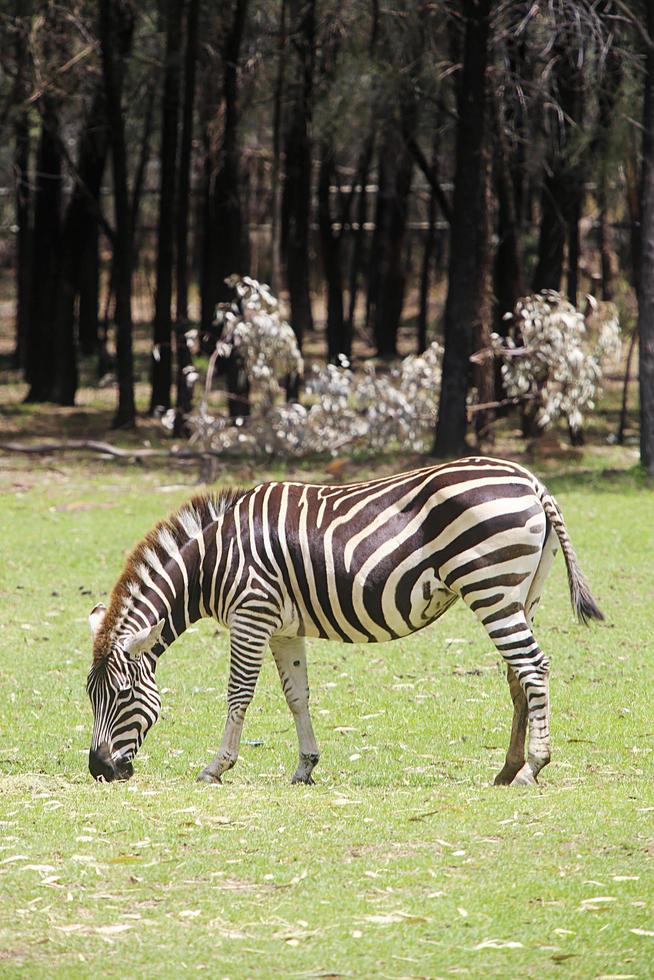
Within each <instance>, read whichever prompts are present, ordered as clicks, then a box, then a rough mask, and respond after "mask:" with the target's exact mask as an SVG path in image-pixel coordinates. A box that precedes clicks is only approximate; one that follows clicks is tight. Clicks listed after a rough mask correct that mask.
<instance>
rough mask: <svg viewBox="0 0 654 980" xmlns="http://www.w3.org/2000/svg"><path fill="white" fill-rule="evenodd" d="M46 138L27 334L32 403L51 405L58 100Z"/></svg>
mask: <svg viewBox="0 0 654 980" xmlns="http://www.w3.org/2000/svg"><path fill="white" fill-rule="evenodd" d="M39 108H40V113H41V135H40V139H39V147H38V152H37V159H36V180H35V191H34V194H35V204H34V234H33V246H32V275H31V290H32V301H31V307H30V321H29V326H28V330H27V361H26V363H27V380H28V381H29V383H30V389H29V392H28V394H27V399H26V400H27V401H28V402H42V401H48V400H49V399H50V397H51V395H52V387H53V353H54V301H55V297H56V295H57V274H58V261H59V255H60V248H61V186H62V178H61V162H62V161H61V149H60V137H59V118H58V113H57V108H56V106H55V103H54V99H53V97H52V96H51V95H50V94H49V93H47V92H46V93H44V94H43V95H42V96H41V100H40V107H39Z"/></svg>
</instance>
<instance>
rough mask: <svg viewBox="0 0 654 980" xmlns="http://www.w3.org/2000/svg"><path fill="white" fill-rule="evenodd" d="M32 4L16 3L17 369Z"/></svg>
mask: <svg viewBox="0 0 654 980" xmlns="http://www.w3.org/2000/svg"><path fill="white" fill-rule="evenodd" d="M31 6H32V5H31V0H16V4H15V15H16V43H15V57H16V82H15V85H16V87H15V98H16V102H17V104H18V105H19V107H20V108H18V110H17V112H16V120H15V123H14V179H15V208H16V226H17V228H18V231H17V233H16V335H15V336H16V339H15V346H14V354H13V363H14V367H16V368H21V369H24V368H25V360H26V349H25V348H26V340H27V330H28V324H29V304H30V264H31V259H30V255H31V227H30V198H31V193H30V179H29V161H30V142H31V141H30V128H29V109H28V108H27V107H26V106H25V105H24V102H25V98H26V96H27V87H28V76H27V72H28V64H27V59H28V51H27V31H28V20H27V18H28V16H29V14H30V12H31Z"/></svg>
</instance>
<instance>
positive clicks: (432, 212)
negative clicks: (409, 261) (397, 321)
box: [418, 122, 440, 354]
mask: <svg viewBox="0 0 654 980" xmlns="http://www.w3.org/2000/svg"><path fill="white" fill-rule="evenodd" d="M438 130H439V125H438V123H436V122H435V123H434V143H433V148H432V158H431V172H432V173H433V175H434V177H435V178H436V177H437V167H438V149H439V145H440V136H439V134H438ZM437 213H438V209H437V207H436V189H435V187H434V185H433V184H430V188H429V205H428V208H427V232H426V234H425V243H424V247H423V252H422V268H421V270H420V310H419V313H418V353H419V354H422V353H423V351H425V350H427V324H428V323H429V284H430V275H431V267H432V262H433V256H434V246H435V244H436V215H437Z"/></svg>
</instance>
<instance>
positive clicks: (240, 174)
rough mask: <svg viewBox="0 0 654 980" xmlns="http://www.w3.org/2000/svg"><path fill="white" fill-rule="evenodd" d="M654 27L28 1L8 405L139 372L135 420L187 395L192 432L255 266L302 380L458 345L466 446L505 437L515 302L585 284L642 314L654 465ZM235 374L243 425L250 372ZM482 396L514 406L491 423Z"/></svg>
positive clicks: (132, 402)
mask: <svg viewBox="0 0 654 980" xmlns="http://www.w3.org/2000/svg"><path fill="white" fill-rule="evenodd" d="M653 34H654V12H653V11H652V5H651V4H649V3H646V2H639V0H601V2H600V0H582V2H572V0H545V2H542V3H537V2H521V0H518V2H508V0H507V2H500V3H491V2H490V0H451V2H427V0H402V2H398V3H392V4H388V5H386V4H381V3H379V2H378V0H350V2H348V3H346V4H342V3H339V4H337V3H332V2H330V0H320V2H319V0H232V2H226V3H221V4H219V5H215V4H210V3H203V2H202V0H160V2H158V3H156V2H152V3H140V4H138V5H137V4H135V3H132V2H130V0H100V2H98V3H91V2H85V0H68V2H65V3H57V2H52V0H47V2H37V0H15V2H14V3H13V4H10V5H7V6H5V9H4V12H3V13H2V14H0V46H1V49H2V52H3V57H2V65H1V74H0V132H2V133H3V137H4V138H3V140H2V147H1V148H0V173H2V175H3V177H2V181H1V182H2V184H3V193H2V197H0V219H1V225H0V227H1V229H2V235H1V237H0V263H1V264H2V292H3V299H4V300H5V302H4V303H3V313H4V317H3V324H4V329H3V348H2V350H3V354H4V357H3V362H2V366H3V373H4V375H5V380H7V379H8V380H9V381H10V382H15V383H16V385H15V386H14V387H12V388H10V389H5V390H10V393H11V398H13V399H15V400H19V399H24V400H25V402H27V403H32V404H34V405H41V404H46V403H55V404H58V405H62V406H71V405H73V404H74V403H75V399H76V394H77V391H78V387H79V385H80V377H82V378H83V380H84V383H85V384H90V385H91V386H94V385H96V384H97V385H99V386H104V387H107V386H113V385H114V384H115V387H116V390H117V399H116V411H115V414H114V417H113V426H114V427H118V428H124V427H131V426H133V425H134V424H135V421H136V418H137V408H138V409H139V410H140V412H141V413H142V414H149V415H151V416H160V415H162V414H163V413H165V412H166V411H167V410H169V409H170V408H171V406H172V407H176V412H177V421H176V425H175V429H176V434H178V435H179V434H182V435H183V434H184V418H185V417H186V415H187V414H188V412H189V411H190V410H191V398H192V389H191V387H190V386H189V384H188V383H187V379H188V378H189V376H192V377H195V369H194V367H193V365H192V363H191V362H192V358H193V350H194V349H195V351H196V353H197V352H199V353H200V359H201V358H202V356H205V355H207V354H208V353H210V352H211V351H212V350H213V349H214V347H215V342H216V337H217V335H218V333H219V327H217V326H216V323H215V312H216V305H217V304H218V303H220V302H229V301H231V300H232V299H233V298H234V297H233V290H232V289H231V287H230V286H228V285H227V284H226V282H225V280H226V278H227V277H229V276H230V275H233V274H238V275H241V276H243V275H251V276H254V277H255V278H257V279H260V280H262V281H266V282H268V283H270V286H271V288H272V290H273V292H274V293H275V294H278V295H280V297H281V299H282V302H283V303H284V306H285V309H286V310H287V315H288V320H289V322H290V324H291V326H292V328H293V331H294V333H295V336H296V339H297V343H298V346H299V347H300V348H301V349H302V351H303V353H304V354H305V362H306V360H307V356H308V358H309V360H311V358H314V359H316V358H317V359H322V360H327V361H330V362H332V363H334V362H337V361H338V358H339V356H344V357H345V358H347V359H348V360H349V361H351V362H352V363H353V365H354V367H355V368H356V367H357V366H360V365H361V364H363V363H365V362H368V361H370V360H372V359H376V363H377V364H381V370H382V371H383V370H385V365H387V364H388V363H389V362H392V361H393V359H394V358H396V357H397V356H398V355H399V354H403V355H405V354H407V353H410V352H421V351H424V350H425V348H426V347H427V346H428V344H429V343H430V342H432V341H434V340H439V341H440V342H442V343H443V345H444V356H443V363H442V384H441V388H440V406H439V418H440V419H441V420H443V421H442V424H437V425H436V431H435V433H434V441H433V452H434V453H435V455H438V456H443V457H446V456H451V455H455V454H456V453H459V452H462V451H464V450H465V448H466V445H469V444H470V439H471V437H472V438H474V437H476V439H477V442H478V443H479V444H480V445H482V446H484V445H487V444H491V443H492V439H493V433H494V425H495V422H496V412H497V410H499V414H500V415H501V414H502V413H503V412H504V411H505V410H506V406H505V405H504V403H505V402H506V401H507V399H506V397H505V395H506V392H505V391H503V389H502V379H501V375H500V372H499V370H498V368H497V365H496V363H495V362H494V361H493V359H492V358H485V359H484V358H477V359H475V360H474V362H471V360H470V357H471V355H472V354H473V353H474V352H476V351H479V350H485V349H487V348H488V345H489V337H490V334H491V333H492V332H497V333H498V334H500V335H505V334H506V332H507V322H508V321H507V319H506V315H507V314H508V313H510V312H511V311H512V310H513V309H514V307H515V304H516V301H517V300H518V298H519V297H521V296H523V295H525V294H528V293H532V292H540V291H542V290H544V289H551V290H560V291H562V292H563V294H564V295H566V296H567V298H568V299H569V301H570V302H571V303H572V304H573V305H574V306H575V307H578V308H580V309H582V310H583V309H584V306H585V303H586V300H585V295H586V294H588V293H590V294H592V295H594V296H596V297H597V298H600V299H603V300H614V301H615V302H616V303H617V305H618V308H619V312H620V316H621V321H622V325H623V333H624V336H625V339H626V341H627V343H626V346H625V352H626V353H628V355H629V364H628V365H627V374H628V373H629V370H630V369H631V365H632V364H634V363H636V357H635V353H636V351H638V357H637V363H638V376H639V381H640V385H639V387H640V441H641V461H642V463H643V464H644V466H645V467H646V468H647V469H649V470H651V469H652V467H654V166H653V165H654V98H653V94H652V93H653V90H654V50H653V48H652V41H651V37H652V35H653ZM195 331H197V334H196V332H195ZM190 338H192V339H190ZM140 342H142V344H144V345H145V348H144V349H145V350H146V356H145V358H144V360H143V361H142V362H139V361H138V360H137V363H136V366H135V357H134V350H135V347H136V348H137V349H138V347H139V343H140ZM223 360H224V363H222V364H219V365H218V367H219V371H218V374H219V375H221V374H222V375H224V378H225V383H226V387H227V389H228V393H229V399H228V402H227V407H228V408H229V412H230V414H231V416H232V417H236V416H239V415H245V414H247V412H248V410H249V380H250V379H248V378H246V377H244V374H243V371H242V370H239V364H238V359H237V358H236V359H235V358H234V357H225V358H224V359H223ZM146 379H147V384H148V392H147V403H146V402H145V399H144V402H143V404H139V403H138V402H137V399H136V398H135V383H136V384H137V389H138V382H139V381H143V380H146ZM286 387H287V391H288V396H289V398H290V399H293V398H297V396H298V382H297V380H295V379H289V380H288V383H287V386H286ZM471 391H474V392H475V400H476V402H477V404H478V405H482V406H483V405H489V406H491V407H490V408H489V409H488V410H481V411H478V412H471V411H470V393H471ZM498 403H499V404H498ZM524 416H525V413H524V411H523V419H522V422H523V429H524V427H525V417H524ZM473 422H474V425H473V424H472V423H473ZM624 429H625V416H624V413H623V417H622V418H621V420H620V425H619V427H618V432H617V438H618V440H619V441H620V440H621V439H622V438H624Z"/></svg>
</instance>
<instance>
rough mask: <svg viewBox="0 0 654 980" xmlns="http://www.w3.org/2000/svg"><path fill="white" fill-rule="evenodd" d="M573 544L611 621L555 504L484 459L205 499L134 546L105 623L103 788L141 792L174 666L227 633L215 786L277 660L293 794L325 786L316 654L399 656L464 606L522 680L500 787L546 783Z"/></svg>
mask: <svg viewBox="0 0 654 980" xmlns="http://www.w3.org/2000/svg"><path fill="white" fill-rule="evenodd" d="M559 543H560V544H561V547H562V550H563V554H564V557H565V561H566V565H567V570H568V579H569V584H570V591H571V599H572V604H573V608H574V610H575V612H576V614H577V615H578V617H579V618H580V619H581V620H582V621H584V622H586V621H587V620H589V619H593V618H595V619H600V618H602V615H601V613H600V612H599V609H598V608H597V606H596V604H595V602H594V600H593V598H592V596H591V593H590V590H589V588H588V586H587V584H586V581H585V579H584V577H583V575H582V573H581V571H580V569H579V566H578V563H577V560H576V557H575V553H574V550H573V548H572V544H571V542H570V539H569V537H568V534H567V531H566V528H565V524H564V521H563V517H562V516H561V512H560V510H559V508H558V506H557V504H556V501H555V500H554V498H553V497H552V496H551V495H550V494H549V493H548V492H547V490H546V489H545V488H544V486H543V485H542V484H541V483H540V482H539V481H538V480H537V479H536V478H535V477H534V476H533V475H532V474H531V473H529V471H528V470H526V469H524V468H523V467H521V466H519V465H517V464H515V463H509V462H505V461H502V460H495V459H489V458H485V457H469V458H467V459H462V460H457V461H455V462H453V463H447V464H444V465H441V466H432V467H428V468H425V469H420V470H415V471H413V472H410V473H404V474H401V475H400V476H393V477H386V478H382V479H378V480H373V481H368V482H362V483H354V484H350V485H348V486H342V487H333V486H322V485H313V484H301V483H294V482H279V483H265V484H261V485H259V486H257V487H254V488H253V489H252V490H247V491H245V490H230V491H226V492H223V493H221V494H217V495H214V494H209V495H203V496H200V497H196V498H194V499H193V500H192V501H190V502H189V503H188V504H187V505H185V506H184V507H183V508H182V509H181V510H180V511H178V512H177V513H176V514H174V515H172V517H171V518H169V519H168V520H167V521H165V522H163V523H162V524H160V525H157V527H156V528H154V529H153V531H151V532H150V533H149V534H148V535H147V536H146V538H145V539H144V540H143V541H142V542H141V543H140V544H139V545H138V546H137V547H136V549H135V551H134V552H133V554H132V555H131V557H130V559H129V560H128V563H127V566H126V568H125V570H124V572H123V574H122V575H121V577H120V579H119V580H118V582H117V584H116V586H115V587H114V590H113V592H112V596H111V600H110V603H109V608H108V609H105V607H104V606H98V607H96V608H95V609H94V610H93V612H92V614H91V628H92V631H93V633H94V657H93V665H92V667H91V671H90V674H89V682H88V689H89V694H90V696H91V701H92V704H93V708H94V715H95V727H94V733H93V741H92V747H91V753H90V758H89V762H90V768H91V772H92V773H93V775H94V776H96V778H104V779H113V778H117V777H118V778H121V777H122V778H126V777H128V776H130V775H131V773H132V759H133V757H134V755H135V754H136V752H137V751H138V748H139V747H140V744H141V742H142V741H143V738H144V737H145V734H146V732H147V731H148V730H149V728H150V727H151V726H152V724H153V723H154V721H155V720H156V718H157V717H158V713H159V706H160V705H159V696H158V693H157V690H156V683H155V680H154V674H155V669H156V664H157V660H158V658H159V656H160V655H161V653H162V652H163V651H164V650H165V649H166V647H168V646H169V645H170V644H171V643H172V642H173V641H174V640H175V639H176V638H177V637H178V636H179V635H180V634H181V633H183V632H184V630H185V629H186V628H187V627H188V626H189V624H190V623H192V622H194V621H195V620H197V619H199V618H201V617H205V616H211V617H213V618H215V619H216V620H217V621H218V622H220V623H222V624H223V625H224V626H226V627H227V628H228V629H229V630H230V676H229V684H228V692H227V700H228V711H227V723H226V727H225V733H224V736H223V740H222V743H221V746H220V749H219V751H218V754H217V756H216V758H215V759H214V760H213V762H211V763H210V764H209V765H208V766H207V767H206V768H205V769H204V770H203V771H202V773H201V774H200V777H199V778H200V779H201V780H203V781H207V782H219V781H220V778H221V775H222V773H223V772H225V771H226V770H227V769H229V768H230V767H231V766H233V765H234V763H235V761H236V758H237V756H238V750H239V743H240V738H241V731H242V727H243V720H244V716H245V712H246V710H247V707H248V705H249V703H250V702H251V700H252V697H253V694H254V689H255V685H256V681H257V678H258V675H259V671H260V668H261V664H262V661H263V657H264V654H265V651H266V650H267V648H268V646H270V648H271V650H272V654H273V656H274V658H275V662H276V664H277V668H278V671H279V675H280V680H281V683H282V687H283V690H284V693H285V695H286V699H287V702H288V705H289V708H290V710H291V712H292V714H293V717H294V719H295V723H296V727H297V734H298V742H299V762H298V767H297V770H296V772H295V775H294V777H293V780H294V781H296V782H312V777H311V773H312V770H313V768H314V767H315V765H316V763H317V761H318V747H317V744H316V740H315V736H314V733H313V728H312V724H311V718H310V715H309V689H308V681H307V666H306V653H305V644H304V638H305V637H324V638H325V639H329V640H340V641H341V642H346V643H375V642H383V641H387V640H393V639H396V638H398V637H401V636H407V635H408V634H410V633H414V632H416V631H417V630H419V629H422V628H423V627H424V626H427V625H428V624H429V623H432V622H434V620H436V619H438V618H439V617H440V616H441V615H443V613H444V612H445V611H446V610H447V609H448V608H449V607H450V606H451V605H452V604H453V603H454V602H456V600H457V599H459V598H460V599H463V601H464V602H465V603H466V605H468V606H469V607H470V609H471V610H472V612H473V613H474V614H475V615H476V616H477V618H478V619H479V620H480V622H481V623H482V625H483V626H484V628H485V629H486V631H487V633H488V635H489V637H490V638H491V640H492V641H493V643H494V644H495V646H496V648H497V649H498V651H499V652H500V654H501V656H502V657H503V659H504V661H505V662H506V664H507V677H508V681H509V686H510V692H511V697H512V699H513V704H514V718H513V725H512V733H511V741H510V745H509V750H508V753H507V758H506V763H505V765H504V767H503V769H502V771H501V772H500V773H499V774H498V776H497V778H496V782H500V783H508V782H514V783H530V782H534V781H535V779H536V776H537V774H538V772H539V771H540V769H541V768H542V767H543V766H544V765H545V764H546V763H547V762H548V761H549V755H550V749H549V723H548V716H549V699H548V674H549V664H548V661H547V658H546V657H545V655H544V654H543V653H542V652H541V650H540V647H539V646H538V643H537V642H536V639H535V638H534V635H533V632H532V624H533V617H534V612H535V609H536V606H537V604H538V601H539V599H540V595H541V591H542V587H543V584H544V581H545V578H546V576H547V573H548V572H549V569H550V566H551V563H552V560H553V558H554V555H555V553H556V550H557V545H558V544H559ZM527 723H528V724H529V743H528V754H527V758H526V759H525V748H524V743H525V735H526V728H527Z"/></svg>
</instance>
